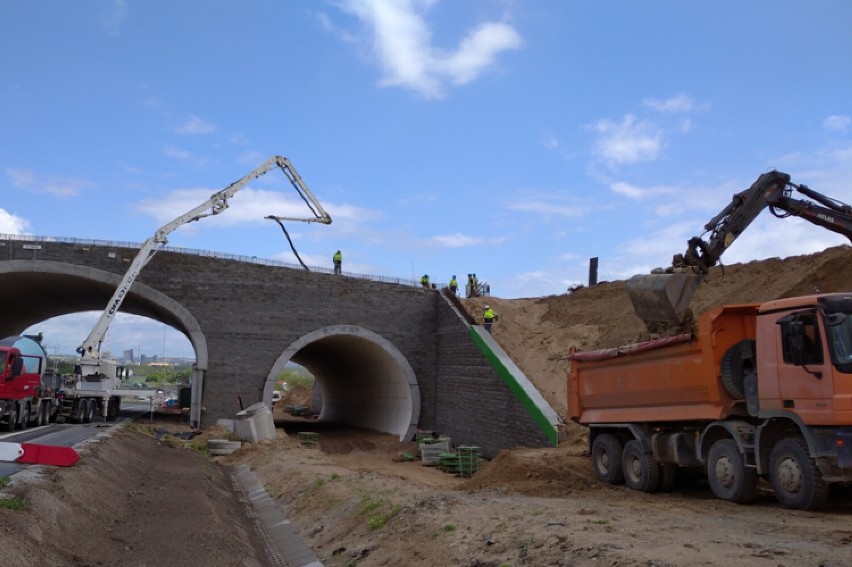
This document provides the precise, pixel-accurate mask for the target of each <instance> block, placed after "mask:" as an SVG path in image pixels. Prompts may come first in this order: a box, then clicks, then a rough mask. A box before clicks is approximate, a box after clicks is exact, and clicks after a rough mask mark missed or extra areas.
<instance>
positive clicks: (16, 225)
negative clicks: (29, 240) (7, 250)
mask: <svg viewBox="0 0 852 567" xmlns="http://www.w3.org/2000/svg"><path fill="white" fill-rule="evenodd" d="M29 228H30V221H28V220H27V219H25V218H23V217H19V216H17V215H13V214H12V213H10V212H8V211H5V210H3V209H0V234H26V232H27V231H28V230H29Z"/></svg>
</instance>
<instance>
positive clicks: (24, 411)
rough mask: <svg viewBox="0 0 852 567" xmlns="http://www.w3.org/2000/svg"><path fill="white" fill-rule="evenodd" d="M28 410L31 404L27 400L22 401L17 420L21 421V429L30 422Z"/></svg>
mask: <svg viewBox="0 0 852 567" xmlns="http://www.w3.org/2000/svg"><path fill="white" fill-rule="evenodd" d="M30 410H31V406H30V403H29V402H24V403H23V404H21V416H20V418H19V421H20V423H21V429H22V430H23V429H26V428H27V426H28V425H29V424H30Z"/></svg>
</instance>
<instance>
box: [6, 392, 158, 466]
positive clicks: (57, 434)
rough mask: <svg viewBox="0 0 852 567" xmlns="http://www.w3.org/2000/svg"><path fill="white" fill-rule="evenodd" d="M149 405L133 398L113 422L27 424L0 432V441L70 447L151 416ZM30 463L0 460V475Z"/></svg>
mask: <svg viewBox="0 0 852 567" xmlns="http://www.w3.org/2000/svg"><path fill="white" fill-rule="evenodd" d="M149 407H150V406H149V405H148V402H140V403H139V404H134V403H133V402H132V401H125V402H123V404H122V408H121V412H120V413H119V414H118V418H117V419H116V420H115V421H93V422H92V423H85V424H70V423H51V424H50V425H43V426H41V427H28V428H27V429H25V430H23V431H15V432H12V433H4V434H0V443H2V442H12V443H40V444H42V445H53V446H57V447H73V446H74V445H76V444H77V443H80V442H82V441H85V440H86V439H88V438H90V437H93V436H95V435H99V434H101V433H103V432H105V431H106V430H109V429H111V428H113V427H116V426H117V425H120V424H122V423H125V422H128V421H133V420H141V419H144V418H145V417H147V416H148V415H150V414H149ZM32 466H38V465H29V464H20V463H15V462H0V477H3V476H12V475H13V474H15V473H17V472H20V471H22V470H24V469H26V468H28V467H32Z"/></svg>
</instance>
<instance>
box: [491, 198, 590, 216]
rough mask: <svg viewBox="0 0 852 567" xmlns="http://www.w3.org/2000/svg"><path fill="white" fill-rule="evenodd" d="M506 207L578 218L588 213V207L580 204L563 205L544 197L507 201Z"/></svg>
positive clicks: (514, 209)
mask: <svg viewBox="0 0 852 567" xmlns="http://www.w3.org/2000/svg"><path fill="white" fill-rule="evenodd" d="M506 208H507V209H509V210H511V211H521V212H525V213H538V214H541V215H545V216H558V217H567V218H579V217H582V216H584V215H586V214H588V213H589V211H590V209H589V207H586V206H580V205H564V204H561V203H556V202H554V201H547V200H544V199H527V200H523V201H517V202H514V203H509V204H508V205H506Z"/></svg>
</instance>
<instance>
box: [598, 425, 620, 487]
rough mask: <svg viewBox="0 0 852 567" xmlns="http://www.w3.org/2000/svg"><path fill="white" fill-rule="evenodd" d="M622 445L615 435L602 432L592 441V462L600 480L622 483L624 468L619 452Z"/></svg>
mask: <svg viewBox="0 0 852 567" xmlns="http://www.w3.org/2000/svg"><path fill="white" fill-rule="evenodd" d="M623 451H624V446H623V445H622V444H621V441H620V440H619V439H618V437H616V436H615V435H612V434H611V433H604V434H603V435H598V436H597V437H595V440H594V442H593V443H592V464H593V465H594V467H595V473H596V474H597V475H598V479H600V481H601V482H605V483H607V484H624V470H623V469H622V465H621V454H622V453H623Z"/></svg>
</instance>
